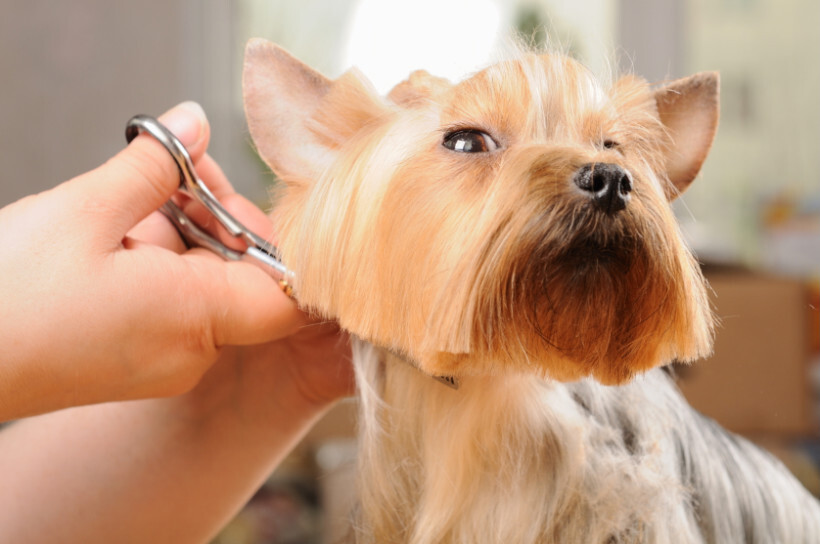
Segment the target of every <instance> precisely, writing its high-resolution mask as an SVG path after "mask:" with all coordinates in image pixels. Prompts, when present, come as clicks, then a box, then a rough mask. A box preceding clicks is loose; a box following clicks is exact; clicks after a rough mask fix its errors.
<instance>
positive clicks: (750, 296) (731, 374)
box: [677, 269, 818, 437]
mask: <svg viewBox="0 0 820 544" xmlns="http://www.w3.org/2000/svg"><path fill="white" fill-rule="evenodd" d="M707 278H708V279H709V281H710V283H711V285H712V288H713V290H714V296H713V304H714V307H715V309H716V313H717V315H718V317H719V319H720V324H719V326H718V328H717V332H716V338H715V353H714V355H713V356H712V357H711V358H709V359H707V360H704V361H698V362H696V363H695V364H693V365H692V366H688V367H683V366H678V368H677V371H678V375H679V378H680V379H679V385H680V388H681V390H682V391H683V393H684V395H685V396H686V397H687V398H688V399H689V402H690V403H691V404H692V405H693V406H694V407H695V408H696V409H698V410H699V411H700V412H702V413H703V414H705V415H707V416H709V417H712V418H714V419H715V420H717V421H718V423H720V424H721V425H723V426H724V427H726V428H727V429H729V430H732V431H735V432H738V433H742V434H746V435H752V436H755V435H757V436H760V435H772V434H777V435H782V436H791V437H797V436H813V435H816V434H817V433H818V425H817V421H816V419H815V406H816V403H817V398H816V396H815V394H814V391H813V387H812V384H811V380H810V378H809V371H810V363H809V361H810V359H811V357H810V345H811V340H810V338H811V336H812V334H811V330H810V328H811V326H810V321H811V319H812V314H811V312H812V311H813V310H812V307H811V305H810V298H809V289H808V285H806V284H805V283H803V282H801V281H798V280H795V279H787V278H779V277H773V276H767V275H762V274H757V273H753V272H749V271H742V270H727V269H720V270H712V271H710V270H708V269H707ZM814 311H816V310H814Z"/></svg>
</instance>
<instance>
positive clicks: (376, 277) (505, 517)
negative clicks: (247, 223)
mask: <svg viewBox="0 0 820 544" xmlns="http://www.w3.org/2000/svg"><path fill="white" fill-rule="evenodd" d="M243 77H244V86H245V94H246V99H245V102H246V109H247V115H248V118H249V127H250V131H251V135H252V136H253V138H254V141H255V142H256V145H257V147H258V148H259V150H260V152H261V153H262V154H263V157H264V158H265V159H266V160H267V161H268V163H269V164H270V165H271V167H272V168H273V169H274V170H275V171H276V172H277V173H278V174H279V175H280V176H281V177H282V179H283V185H282V187H281V188H280V192H279V196H278V202H277V207H276V210H275V214H274V218H275V221H276V224H277V230H278V232H279V236H280V249H281V251H282V255H283V256H284V260H285V263H286V265H287V266H288V268H290V269H291V270H292V271H293V272H294V274H295V280H294V286H295V289H296V297H297V298H298V300H299V301H300V303H301V304H302V305H303V306H304V307H305V308H308V309H310V310H312V311H313V312H315V313H317V314H319V315H322V316H325V317H328V318H332V319H336V320H338V321H339V323H340V324H341V326H342V327H344V328H345V329H347V330H349V331H351V332H352V333H354V334H355V336H357V337H358V338H361V339H363V340H364V341H366V342H368V343H367V344H360V345H359V346H358V348H357V353H356V357H355V359H356V361H357V363H356V364H357V375H358V380H359V387H360V392H361V403H362V439H361V451H360V455H361V464H360V471H361V486H360V494H361V504H360V509H359V512H358V515H357V517H356V519H357V520H358V521H357V524H358V525H357V526H356V527H354V529H355V531H354V535H355V537H356V539H357V540H358V541H361V542H378V543H385V542H412V543H414V544H422V543H430V544H432V543H440V542H454V543H455V542H464V543H466V542H515V543H526V542H553V541H555V542H610V541H611V542H644V541H647V542H650V541H651V542H670V543H671V542H696V541H698V540H697V538H696V536H695V533H696V530H695V529H694V527H695V517H696V516H695V514H694V513H693V512H692V511H691V510H689V509H685V508H682V507H681V506H680V505H681V504H683V502H684V501H686V500H688V498H689V492H688V490H687V489H686V488H685V487H684V486H683V485H681V484H678V483H677V479H676V478H677V476H676V473H677V471H678V468H677V466H676V465H675V462H674V461H673V456H674V453H675V450H674V447H672V446H670V443H665V446H664V447H661V446H660V445H659V444H660V442H657V443H656V445H655V446H652V443H653V441H654V440H655V439H654V438H653V439H652V440H650V441H648V442H646V444H644V442H643V441H642V442H641V447H642V448H644V447H645V448H646V453H645V459H646V460H645V461H641V462H637V463H636V462H635V458H633V457H632V455H631V454H630V453H626V454H623V455H609V454H605V453H604V452H607V451H609V450H608V449H607V448H609V447H610V443H611V442H612V440H613V433H614V432H615V431H613V427H611V426H607V425H603V424H600V423H596V422H594V421H591V420H590V418H589V414H588V413H585V412H584V410H583V409H582V408H581V407H579V406H580V405H579V403H578V402H576V401H575V400H573V394H572V393H571V390H570V388H569V387H568V386H564V385H563V383H561V382H568V381H573V380H578V379H581V378H585V377H588V376H590V377H593V378H594V379H595V380H597V381H598V382H601V383H605V384H614V383H624V382H626V381H627V380H629V379H631V378H633V377H635V376H636V375H639V374H641V373H643V372H645V371H647V370H648V369H651V368H652V367H655V366H658V365H662V364H665V363H667V362H669V361H671V360H673V359H678V360H683V361H691V360H694V359H696V358H698V357H701V356H703V355H705V354H707V353H708V352H709V351H710V349H711V338H712V327H713V322H712V315H711V312H710V309H709V305H708V302H707V298H706V286H705V283H704V280H703V278H702V276H701V273H700V270H699V267H698V266H697V263H696V262H695V260H694V258H693V257H692V255H691V253H690V252H689V250H688V249H687V247H686V246H685V244H684V243H683V241H682V239H681V235H680V232H679V230H678V227H677V225H676V222H675V221H674V217H673V215H672V212H671V209H670V206H669V200H670V199H672V198H674V197H676V196H677V195H678V194H679V192H680V191H682V190H684V189H685V188H686V187H687V186H688V184H689V183H690V182H691V181H692V179H693V178H694V177H695V174H696V173H697V171H698V170H699V168H700V165H701V163H702V162H703V159H704V157H705V155H706V153H707V151H708V149H709V147H710V145H711V143H712V139H713V137H714V132H715V129H716V123H717V87H718V85H717V75H716V74H700V75H697V76H693V78H689V79H686V80H680V81H678V82H674V83H673V84H672V85H670V86H665V87H661V88H658V89H652V88H651V87H650V86H649V85H648V84H647V83H646V82H645V81H643V80H641V79H639V78H636V77H633V76H627V77H624V78H622V79H620V80H618V81H616V82H615V83H614V84H612V85H611V86H609V87H604V86H602V85H601V84H599V83H598V82H597V81H596V80H595V78H593V77H592V75H591V74H590V73H589V72H588V71H587V70H586V69H585V68H583V67H582V66H581V65H580V64H578V63H577V62H575V61H573V60H570V59H567V58H565V57H563V56H560V55H536V54H528V53H527V54H521V55H520V56H518V57H517V58H515V59H513V60H510V61H507V62H503V63H501V64H498V65H495V66H492V67H490V68H487V69H486V70H484V71H482V72H479V73H477V74H476V75H474V76H473V77H470V78H469V79H467V80H465V81H463V82H461V83H458V84H455V85H453V84H450V83H448V82H446V81H445V80H442V79H440V78H436V77H434V76H431V75H429V74H427V73H426V72H416V73H414V74H412V75H411V76H410V78H409V79H408V80H407V81H406V82H404V83H401V84H400V85H398V86H397V87H396V88H395V89H394V90H393V92H391V94H390V95H389V97H388V98H387V99H382V98H379V97H377V96H376V95H375V93H374V92H373V91H372V88H371V87H370V85H369V83H368V82H367V81H366V80H365V79H364V78H363V76H361V75H360V74H358V73H357V72H355V71H352V72H349V73H347V74H345V75H344V76H342V77H341V78H339V79H338V80H336V81H329V80H326V79H325V78H324V77H323V76H321V75H319V74H317V73H315V72H313V71H312V70H310V69H309V68H307V67H306V66H304V65H303V64H301V63H300V62H299V61H297V60H295V59H293V58H292V57H290V56H289V55H287V54H285V53H283V52H282V51H281V50H280V49H279V48H277V47H276V46H274V45H272V44H267V43H262V42H259V41H255V42H252V43H251V44H250V45H249V47H248V50H247V54H246V65H245V72H244V76H243ZM294 87H295V88H294ZM304 94H307V95H308V96H304ZM271 124H274V125H276V126H279V127H283V130H280V131H277V130H272V129H271V127H270V125H271ZM460 129H475V130H481V131H483V132H486V133H487V134H489V135H490V136H491V137H492V138H493V139H494V141H495V142H496V143H497V144H498V149H497V150H495V151H491V152H487V153H470V154H468V153H456V152H454V151H452V150H450V149H446V148H445V147H443V145H442V141H443V139H444V137H445V135H446V134H448V133H452V132H454V131H457V130H460ZM682 140H684V141H682ZM608 142H609V143H611V142H616V143H617V145H616V144H611V145H609V144H608ZM598 163H609V164H615V165H618V166H619V167H621V168H622V169H623V170H624V171H626V172H628V173H629V175H630V176H631V179H632V183H633V188H632V191H631V199H630V201H629V203H628V206H627V207H626V208H625V209H624V210H623V211H621V212H619V213H618V214H617V215H608V214H603V213H599V211H598V210H595V209H593V208H592V207H591V205H590V198H589V195H588V194H585V193H584V191H582V190H581V189H579V188H578V187H577V186H576V185H575V184H574V183H573V177H574V176H575V175H576V173H577V172H578V171H579V169H581V167H582V166H584V165H588V164H598ZM385 350H386V351H385ZM408 362H409V364H408ZM413 366H416V367H417V368H418V369H420V370H421V371H422V372H423V373H422V372H419V371H418V370H417V369H416V368H413ZM425 374H431V375H447V376H455V377H457V378H459V379H460V380H461V389H460V390H459V391H452V390H449V389H447V388H445V387H443V386H442V385H440V384H438V383H437V382H435V381H433V380H431V379H429V378H428V377H427V376H426V375H425ZM639 379H640V378H639ZM650 382H651V380H650ZM650 382H647V383H650ZM651 383H654V382H651ZM651 387H652V385H651V384H650V389H646V390H644V389H641V388H638V389H637V390H638V391H641V392H642V393H641V394H646V395H649V397H651V396H652V393H651ZM659 395H660V393H659ZM639 396H640V395H638V394H637V393H636V399H637V398H638V397H639ZM661 397H662V395H661V396H660V397H659V398H660V400H659V401H658V402H660V403H661V404H663V403H664V402H666V401H665V400H663V398H661ZM676 406H677V405H675V404H674V403H673V402H671V401H670V402H669V403H668V413H671V414H674V411H675V410H676V409H677V408H676ZM636 410H640V408H637V407H636ZM669 424H670V425H671V424H672V423H671V422H670V423H669ZM645 431H646V435H647V436H652V437H659V436H663V435H664V432H666V431H667V428H666V422H665V421H660V422H659V421H654V422H652V424H651V425H649V424H647V427H646V429H645ZM616 438H617V437H616ZM653 447H654V448H655V449H654V450H653ZM627 449H629V448H627ZM641 459H644V458H643V457H642V458H641Z"/></svg>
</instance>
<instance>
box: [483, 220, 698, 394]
mask: <svg viewBox="0 0 820 544" xmlns="http://www.w3.org/2000/svg"><path fill="white" fill-rule="evenodd" d="M675 236H677V234H676V233H674V232H665V231H664V229H663V228H662V226H659V225H654V224H648V223H647V220H646V217H645V214H635V213H631V212H625V213H623V214H621V215H619V216H618V217H604V216H602V215H601V214H599V213H596V211H595V210H591V209H590V208H589V207H588V206H587V207H585V206H576V207H574V208H572V207H567V208H565V209H561V210H547V211H545V212H544V213H543V214H537V215H535V216H533V217H532V218H531V219H530V220H529V221H527V222H526V224H525V226H524V228H523V229H522V230H521V232H519V233H518V234H517V236H515V237H514V238H515V240H516V242H515V244H516V246H517V248H516V250H515V251H514V252H509V251H508V252H507V255H509V258H508V260H507V261H506V262H502V263H497V262H496V263H488V264H487V266H489V267H490V268H492V269H493V270H492V271H491V272H489V273H485V274H481V273H479V274H478V276H479V277H483V278H484V280H482V281H483V283H484V285H483V286H482V287H481V288H479V289H476V290H475V291H476V292H483V293H492V295H491V296H484V297H483V302H482V304H481V305H480V308H479V311H478V312H476V315H475V329H476V331H475V334H474V337H475V338H480V339H483V340H484V341H485V343H484V345H483V346H482V348H481V349H480V350H479V351H485V350H486V352H488V353H489V354H491V355H490V357H491V358H493V359H496V360H498V359H501V360H507V361H519V362H520V361H525V362H527V363H526V364H528V365H530V367H531V368H530V369H531V370H533V371H535V372H539V371H543V373H544V374H545V375H548V376H552V377H556V378H559V379H577V378H578V377H580V376H583V375H587V374H593V375H595V376H596V377H597V378H598V379H600V380H601V381H604V382H620V381H623V380H625V379H628V378H629V377H631V376H632V375H633V374H634V372H637V371H640V370H643V369H646V368H649V367H651V366H654V365H655V364H657V360H658V358H659V357H664V356H668V355H669V354H668V353H666V352H667V351H668V350H669V346H670V345H672V344H674V341H675V339H676V338H677V337H678V336H679V334H680V333H681V332H682V329H686V330H685V334H689V329H690V328H691V327H692V326H693V324H692V323H690V322H688V319H687V317H688V316H690V315H692V313H693V312H696V308H695V306H693V303H695V304H699V303H700V301H699V300H698V301H693V300H688V299H687V296H686V293H687V292H691V286H693V285H694V286H697V285H698V283H699V282H700V281H701V280H700V279H699V276H698V275H697V274H696V272H695V269H694V267H692V266H691V256H690V255H689V254H688V252H686V251H683V250H680V249H678V248H679V247H680V243H679V241H678V240H677V239H676V238H675ZM670 237H672V238H671V239H670ZM496 238H497V239H501V238H504V239H507V240H509V239H510V236H496ZM487 252H488V253H489V254H492V253H498V252H497V251H495V252H494V251H493V250H492V249H491V248H488V249H487ZM679 348H680V346H676V347H675V348H673V350H674V349H679ZM545 364H546V365H547V366H546V368H543V367H542V368H540V369H539V367H541V366H542V365H545Z"/></svg>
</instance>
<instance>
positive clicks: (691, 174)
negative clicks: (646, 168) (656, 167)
mask: <svg viewBox="0 0 820 544" xmlns="http://www.w3.org/2000/svg"><path fill="white" fill-rule="evenodd" d="M719 87H720V78H719V76H718V73H717V72H702V73H698V74H695V75H693V76H689V77H687V78H683V79H678V80H675V81H672V82H670V83H669V84H667V85H664V86H663V87H660V88H658V89H657V90H656V91H655V102H656V103H657V106H658V114H659V116H660V119H661V122H662V123H663V124H664V126H665V127H666V130H667V131H668V132H669V135H670V137H671V138H672V145H671V147H670V148H669V149H667V150H666V172H667V175H668V176H669V181H671V183H672V186H673V187H672V188H670V191H669V193H670V194H667V197H668V198H669V200H673V199H674V198H675V197H677V196H678V195H679V194H681V193H683V192H684V191H685V190H686V188H687V187H689V184H690V183H692V180H694V179H695V176H697V174H698V172H699V171H700V168H701V166H702V165H703V161H704V160H706V155H707V154H708V153H709V148H711V147H712V141H713V140H714V139H715V132H716V131H717V125H718V117H719V97H718V95H719Z"/></svg>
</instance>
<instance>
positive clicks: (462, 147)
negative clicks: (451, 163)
mask: <svg viewBox="0 0 820 544" xmlns="http://www.w3.org/2000/svg"><path fill="white" fill-rule="evenodd" d="M441 145H443V146H444V147H446V148H447V149H450V150H452V151H458V152H460V153H487V152H489V151H495V150H496V149H498V144H497V143H495V140H493V139H492V137H491V136H490V135H489V134H487V133H486V132H481V131H480V130H475V129H465V130H457V131H455V132H450V133H449V134H447V135H446V136H444V142H442V144H441Z"/></svg>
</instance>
